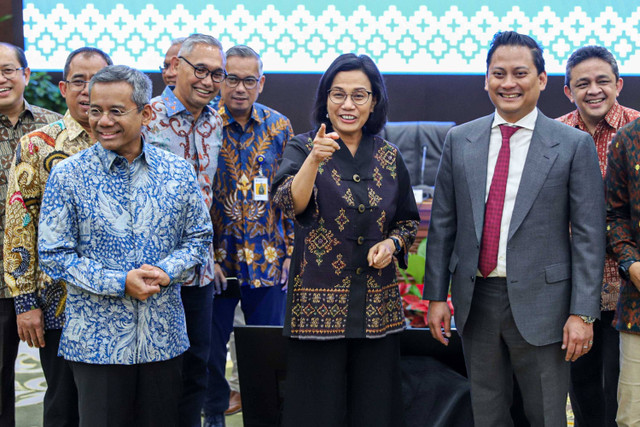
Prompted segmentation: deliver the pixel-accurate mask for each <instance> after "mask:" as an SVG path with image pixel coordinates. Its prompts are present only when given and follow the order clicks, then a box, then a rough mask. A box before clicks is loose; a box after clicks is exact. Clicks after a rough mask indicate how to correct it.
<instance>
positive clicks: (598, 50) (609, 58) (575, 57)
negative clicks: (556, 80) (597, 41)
mask: <svg viewBox="0 0 640 427" xmlns="http://www.w3.org/2000/svg"><path fill="white" fill-rule="evenodd" d="M591 58H598V59H602V60H603V61H604V62H606V63H607V64H609V65H611V71H613V74H614V75H615V76H616V81H618V80H619V79H620V71H619V70H618V62H617V61H616V58H615V57H614V56H613V54H612V53H611V52H609V51H608V50H607V49H606V48H604V47H602V46H584V47H581V48H580V49H578V50H576V51H575V52H573V53H572V54H571V56H570V57H569V60H568V61H567V70H566V72H565V74H564V84H565V85H566V86H567V87H568V86H569V83H570V82H571V70H573V68H574V67H575V66H576V65H578V64H579V63H581V62H583V61H586V60H587V59H591Z"/></svg>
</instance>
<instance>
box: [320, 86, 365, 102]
mask: <svg viewBox="0 0 640 427" xmlns="http://www.w3.org/2000/svg"><path fill="white" fill-rule="evenodd" d="M327 93H328V94H329V100H330V101H331V102H333V103H334V104H342V103H344V102H345V101H346V100H347V97H348V96H350V97H351V101H353V103H354V104H356V105H363V104H366V103H367V102H368V101H369V99H370V98H371V94H372V93H373V92H371V91H369V90H364V89H356V90H354V91H353V92H351V93H347V92H345V91H343V90H342V89H329V90H328V91H327Z"/></svg>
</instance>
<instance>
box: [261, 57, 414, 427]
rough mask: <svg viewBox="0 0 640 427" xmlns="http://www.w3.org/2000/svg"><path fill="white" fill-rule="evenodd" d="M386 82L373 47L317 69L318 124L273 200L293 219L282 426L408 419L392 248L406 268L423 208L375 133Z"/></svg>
mask: <svg viewBox="0 0 640 427" xmlns="http://www.w3.org/2000/svg"><path fill="white" fill-rule="evenodd" d="M387 107H388V98H387V91H386V88H385V86H384V82H383V80H382V76H381V75H380V72H379V71H378V68H377V67H376V65H375V64H374V63H373V61H372V60H371V58H369V57H368V56H366V55H360V56H356V55H354V54H345V55H341V56H339V57H338V58H337V59H336V60H335V61H334V62H333V63H332V64H331V66H330V67H329V69H328V70H327V71H326V72H325V73H324V75H323V76H322V78H321V79H320V84H319V86H318V91H317V94H316V101H315V108H314V113H313V119H314V122H315V126H316V128H315V129H314V130H312V131H310V132H308V133H306V134H302V135H298V136H296V137H295V138H294V139H292V140H291V141H290V142H289V143H288V144H287V147H286V148H285V151H284V154H283V158H282V160H281V164H280V168H279V170H278V173H277V175H276V178H275V181H274V184H273V189H274V200H275V202H276V203H277V204H278V205H279V206H280V207H281V208H282V210H283V212H285V215H287V216H288V217H290V218H293V219H294V220H295V244H294V252H293V259H292V263H291V273H290V276H289V290H288V299H287V317H286V320H285V335H287V336H288V337H290V338H291V339H290V340H289V347H288V353H287V354H288V363H287V385H286V392H285V413H284V425H285V426H295V427H299V426H322V427H326V426H332V427H333V426H347V425H349V426H398V425H401V424H402V399H401V396H400V388H401V386H400V370H399V359H400V349H399V334H398V332H400V331H402V330H403V329H404V326H405V321H404V316H403V312H402V302H401V300H400V295H399V291H398V285H397V283H396V267H395V263H394V262H393V257H394V256H396V257H397V259H398V260H399V262H400V265H401V266H403V267H406V256H407V252H408V248H409V247H410V246H411V244H412V243H413V240H414V239H415V235H416V232H417V230H418V224H419V221H420V217H419V214H418V209H417V207H416V202H415V200H414V198H413V192H412V190H411V184H410V181H409V173H408V172H407V168H406V166H405V164H404V162H403V160H402V156H401V155H400V152H399V151H398V148H397V147H395V146H394V145H392V144H390V143H388V142H386V141H384V140H383V139H382V138H380V137H378V136H376V135H377V134H378V133H379V132H380V131H381V130H382V128H383V126H384V124H385V123H386V120H387Z"/></svg>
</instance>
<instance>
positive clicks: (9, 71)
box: [0, 67, 25, 80]
mask: <svg viewBox="0 0 640 427" xmlns="http://www.w3.org/2000/svg"><path fill="white" fill-rule="evenodd" d="M24 68H25V67H19V68H13V67H4V68H2V69H0V73H2V76H3V77H4V78H5V79H7V80H13V79H14V78H15V77H16V72H18V71H19V70H24Z"/></svg>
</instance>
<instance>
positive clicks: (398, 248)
mask: <svg viewBox="0 0 640 427" xmlns="http://www.w3.org/2000/svg"><path fill="white" fill-rule="evenodd" d="M389 238H390V239H391V240H392V241H393V245H394V246H395V247H396V250H395V251H394V252H393V254H394V255H398V254H399V253H400V251H401V250H402V246H401V245H400V239H398V238H397V237H396V236H391V237H389Z"/></svg>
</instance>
